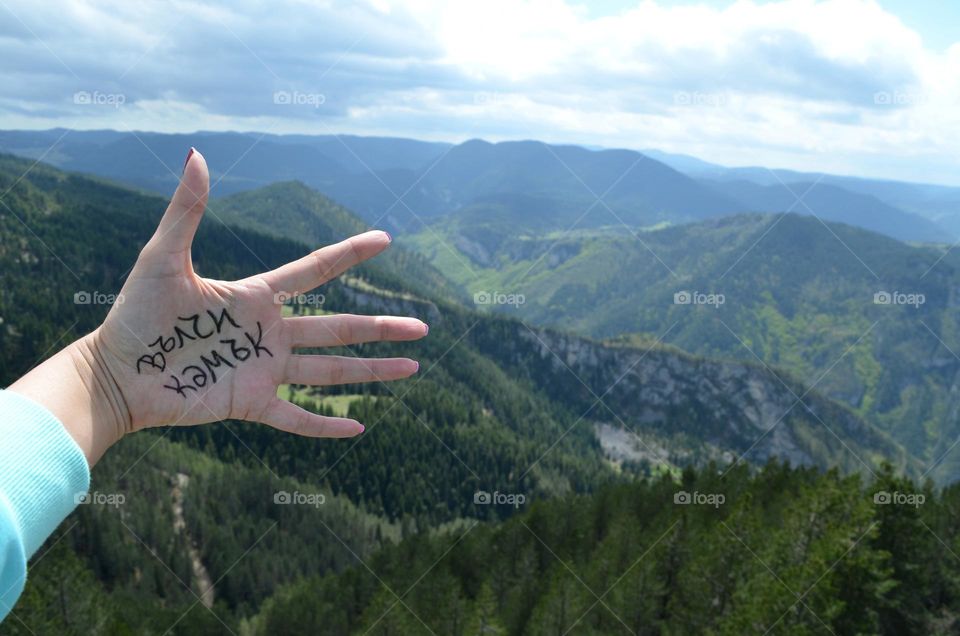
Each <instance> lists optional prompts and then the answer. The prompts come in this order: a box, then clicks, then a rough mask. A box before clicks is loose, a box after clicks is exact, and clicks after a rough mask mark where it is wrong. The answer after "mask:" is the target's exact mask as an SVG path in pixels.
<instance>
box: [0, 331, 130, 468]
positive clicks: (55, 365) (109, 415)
mask: <svg viewBox="0 0 960 636" xmlns="http://www.w3.org/2000/svg"><path fill="white" fill-rule="evenodd" d="M105 354H106V351H105V349H104V347H103V346H102V343H101V339H100V333H99V329H98V330H96V331H93V332H92V333H90V334H87V335H86V336H84V337H83V338H80V339H79V340H77V341H75V342H73V343H72V344H70V345H69V346H68V347H66V348H65V349H63V350H62V351H60V352H59V353H57V354H56V355H54V356H53V357H51V358H50V359H48V360H46V361H44V362H43V363H42V364H40V365H39V366H37V367H36V368H35V369H33V370H31V371H30V372H29V373H27V374H26V375H24V376H23V377H22V378H20V379H19V380H17V382H15V383H14V384H13V385H11V386H10V387H9V389H10V390H11V391H15V392H17V393H20V394H21V395H24V396H26V397H29V398H31V399H32V400H34V401H35V402H38V403H39V404H41V405H43V406H44V407H46V408H47V409H48V410H49V411H50V412H51V413H53V415H54V416H56V417H57V419H59V420H60V422H61V423H62V424H63V426H64V428H65V429H66V430H67V432H68V433H69V434H70V436H71V437H73V439H74V441H75V442H76V443H77V444H78V445H79V446H80V449H81V450H82V451H83V453H84V455H85V456H86V458H87V463H88V464H89V465H90V466H91V467H93V465H94V464H95V463H96V462H97V461H98V460H99V459H100V457H102V456H103V454H104V453H105V452H106V450H107V449H108V448H110V446H112V445H113V444H115V443H116V442H118V441H119V440H120V438H121V437H123V436H124V434H126V433H127V432H128V431H129V430H130V412H129V409H128V408H127V403H126V399H125V398H124V395H123V391H122V390H121V388H120V385H119V383H118V382H117V381H116V377H115V375H114V374H113V372H112V371H111V369H110V366H109V365H108V364H107V360H106V357H105Z"/></svg>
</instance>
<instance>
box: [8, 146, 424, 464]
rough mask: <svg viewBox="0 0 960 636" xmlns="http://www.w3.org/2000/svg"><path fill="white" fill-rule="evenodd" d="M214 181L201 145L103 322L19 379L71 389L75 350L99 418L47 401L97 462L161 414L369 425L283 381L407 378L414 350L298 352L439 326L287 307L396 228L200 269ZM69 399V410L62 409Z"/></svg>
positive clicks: (345, 429)
mask: <svg viewBox="0 0 960 636" xmlns="http://www.w3.org/2000/svg"><path fill="white" fill-rule="evenodd" d="M208 190H209V174H208V171H207V165H206V162H205V160H204V158H203V157H202V156H201V155H200V154H199V153H198V152H195V151H193V150H191V152H190V154H189V155H188V157H187V160H186V163H185V165H184V172H183V177H182V179H181V182H180V186H179V187H178V188H177V191H176V193H175V194H174V196H173V199H172V200H171V202H170V205H169V207H168V208H167V211H166V213H165V214H164V216H163V218H162V219H161V221H160V225H159V227H158V228H157V230H156V232H155V234H154V235H153V237H152V238H151V239H150V241H149V242H148V243H147V245H146V246H145V247H144V248H143V251H142V252H141V253H140V257H139V259H138V260H137V263H136V265H135V266H134V268H133V270H132V271H131V273H130V276H129V277H128V278H127V281H126V283H125V285H124V286H123V289H122V291H121V293H120V295H119V296H118V302H117V303H115V304H114V306H113V307H112V308H111V310H110V313H109V314H108V315H107V318H106V320H105V321H104V323H103V324H102V325H101V326H100V327H99V328H98V329H97V330H96V331H94V332H93V333H91V334H90V335H88V336H86V337H85V338H83V339H81V340H79V341H77V342H75V343H73V344H72V345H71V346H70V347H68V348H67V349H66V350H64V352H61V353H60V354H58V356H55V357H54V358H52V359H51V360H50V361H48V362H47V363H44V365H41V366H40V367H38V368H37V369H35V370H34V371H32V372H31V373H30V374H28V375H27V376H24V378H22V379H21V380H19V381H18V382H17V383H16V384H14V385H13V386H11V387H10V388H11V389H12V390H17V391H20V392H22V393H25V394H27V396H28V397H33V398H34V399H36V400H37V401H41V402H43V400H41V399H38V394H39V393H41V392H43V391H44V389H45V391H46V392H47V393H49V392H56V391H58V379H59V380H63V378H62V375H63V373H64V372H67V371H66V369H65V368H64V365H63V364H60V365H57V364H55V361H56V360H57V358H63V357H64V354H66V358H67V360H68V361H69V364H72V366H74V367H75V368H76V369H77V372H78V373H79V374H80V375H81V382H82V383H83V384H84V385H86V386H87V388H88V393H91V394H93V396H94V397H93V398H92V399H91V405H90V407H91V412H92V419H93V420H94V421H92V422H91V423H90V430H87V428H86V427H84V426H81V427H80V429H79V430H74V429H75V428H76V427H75V426H71V423H70V422H68V421H65V419H64V418H65V417H66V418H67V419H70V418H71V413H70V412H69V407H68V405H67V404H64V405H61V404H60V403H59V400H57V399H56V398H54V400H53V403H52V404H50V403H46V402H45V403H46V405H47V406H48V408H50V409H51V410H53V411H54V414H56V415H58V417H60V419H61V421H63V422H64V424H65V426H67V428H68V430H70V432H71V433H72V434H73V435H74V438H75V439H77V441H78V442H79V443H80V445H81V447H82V448H84V450H85V452H86V453H87V457H88V460H89V461H90V463H91V465H92V464H93V463H94V462H95V461H96V460H97V459H98V458H99V457H100V455H101V454H102V453H103V451H104V450H106V447H108V446H109V445H111V444H112V443H113V442H115V441H116V440H117V439H119V438H120V437H122V435H124V434H126V433H129V432H132V431H136V430H139V429H143V428H147V427H152V426H161V425H190V424H202V423H206V422H214V421H219V420H223V419H228V418H235V419H243V420H252V421H256V422H262V423H264V424H267V425H269V426H272V427H274V428H277V429H280V430H283V431H288V432H291V433H296V434H298V435H307V436H312V437H350V436H353V435H357V434H358V433H361V432H362V431H363V430H364V429H363V426H362V425H361V424H360V423H358V422H356V421H354V420H351V419H346V418H339V417H326V416H322V415H317V414H314V413H310V412H308V411H305V410H303V409H301V408H300V407H298V406H295V405H293V404H291V403H289V402H287V401H285V400H281V399H279V398H278V397H277V387H278V386H279V385H281V384H286V383H289V384H306V385H332V384H343V383H357V382H369V381H375V380H376V381H386V380H396V379H399V378H405V377H408V376H410V375H412V374H414V373H416V371H417V369H418V368H419V364H418V363H417V362H415V361H413V360H409V359H406V358H386V359H362V358H356V357H340V356H326V355H299V354H295V353H294V352H293V350H294V349H295V348H299V347H331V346H340V345H348V344H356V343H361V342H373V341H383V340H416V339H418V338H421V337H423V336H425V335H426V333H427V326H426V325H425V324H424V323H422V322H421V321H419V320H417V319H414V318H399V317H385V316H376V317H375V316H353V315H347V314H340V315H324V316H305V317H293V318H284V317H282V315H281V308H282V301H283V299H284V298H287V297H289V296H291V295H294V294H298V293H300V292H305V291H309V290H311V289H313V288H315V287H317V286H319V285H321V284H323V283H325V282H327V281H329V280H331V279H333V278H335V277H337V276H339V275H340V274H342V273H343V272H344V271H345V270H347V269H349V268H350V267H352V266H354V265H356V264H357V263H360V262H362V261H365V260H367V259H368V258H371V257H373V256H376V255H377V254H379V253H380V252H382V251H383V250H384V249H386V248H387V247H388V246H389V245H390V236H389V235H388V234H387V233H386V232H380V231H372V232H367V233H365V234H360V235H359V236H354V237H352V238H350V239H347V240H345V241H343V242H341V243H337V244H336V245H331V246H328V247H325V248H322V249H320V250H317V251H315V252H313V253H311V254H309V255H307V256H304V257H303V258H301V259H299V260H296V261H294V262H292V263H288V264H286V265H284V266H282V267H280V268H278V269H275V270H273V271H270V272H266V273H264V274H259V275H256V276H252V277H250V278H246V279H243V280H239V281H231V282H227V281H218V280H210V279H206V278H201V277H199V276H198V275H197V274H196V273H195V272H194V270H193V264H192V260H191V255H190V252H191V244H192V242H193V237H194V235H195V233H196V230H197V227H198V226H199V224H200V220H201V218H202V217H203V212H204V209H205V208H206V203H207V196H208ZM71 349H73V350H72V351H71ZM51 363H52V364H51ZM69 364H68V366H69ZM45 366H48V369H47V370H46V372H44V367H45ZM38 372H39V373H38ZM31 376H35V377H32V378H31ZM48 399H49V398H48ZM65 401H67V402H69V401H68V400H65ZM75 407H76V402H75V401H74V409H73V410H74V411H76V408H75ZM58 408H66V409H68V410H67V412H66V413H63V414H61V413H58V412H57V409H58ZM74 415H75V413H74Z"/></svg>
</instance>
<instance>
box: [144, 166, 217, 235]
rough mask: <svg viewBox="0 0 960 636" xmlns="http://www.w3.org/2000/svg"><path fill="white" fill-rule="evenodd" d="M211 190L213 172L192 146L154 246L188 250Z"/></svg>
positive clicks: (158, 230)
mask: <svg viewBox="0 0 960 636" xmlns="http://www.w3.org/2000/svg"><path fill="white" fill-rule="evenodd" d="M209 192H210V173H209V172H208V170H207V162H206V160H205V159H204V158H203V155H201V154H200V153H199V152H197V151H196V150H195V149H194V148H190V152H189V153H187V159H186V161H185V162H184V164H183V176H181V177H180V185H179V186H178V187H177V191H176V192H174V193H173V198H172V199H171V200H170V205H169V206H167V211H166V212H165V213H164V214H163V218H162V219H160V225H159V226H158V227H157V231H156V233H155V234H154V235H153V238H152V239H151V243H154V245H155V247H157V248H158V249H160V250H162V251H163V252H166V253H169V254H175V253H179V252H188V251H189V249H190V245H191V243H193V236H194V234H196V233H197V227H198V226H199V225H200V219H202V218H203V211H204V209H205V208H206V207H207V196H208V194H209Z"/></svg>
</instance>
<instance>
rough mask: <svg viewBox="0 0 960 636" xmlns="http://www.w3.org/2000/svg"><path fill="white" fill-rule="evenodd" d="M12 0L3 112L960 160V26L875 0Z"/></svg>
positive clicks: (31, 120) (808, 160)
mask: <svg viewBox="0 0 960 636" xmlns="http://www.w3.org/2000/svg"><path fill="white" fill-rule="evenodd" d="M5 6H6V7H8V9H5V8H3V7H0V14H4V13H10V15H4V19H3V20H0V57H2V58H3V59H4V64H3V66H2V68H0V126H3V127H8V128H11V127H44V126H59V125H65V126H76V127H82V128H98V127H111V128H119V129H130V128H138V129H151V130H160V131H175V130H176V131H190V130H195V129H198V128H206V129H221V130H222V129H234V130H237V129H243V130H253V129H258V130H267V131H270V132H318V133H325V132H330V131H344V132H354V133H361V134H362V133H371V134H385V133H386V134H395V135H401V136H403V135H409V136H417V137H422V138H430V139H450V140H461V139H465V138H468V137H472V136H484V137H487V138H491V139H503V138H518V137H524V138H541V139H545V140H548V141H556V142H573V143H584V144H589V145H606V146H627V147H636V148H643V147H661V148H663V149H665V150H671V151H675V152H689V153H693V154H699V155H701V156H703V157H704V158H707V159H710V160H714V161H718V162H721V163H728V164H744V163H750V164H755V163H758V162H763V163H767V164H770V165H781V166H785V167H794V168H800V169H826V170H831V171H836V172H846V173H854V174H858V173H863V174H873V175H880V176H894V177H901V178H902V177H910V178H914V179H918V180H919V179H924V180H939V181H950V182H960V177H957V176H954V174H955V173H956V174H960V171H958V168H960V161H958V159H957V157H956V153H955V151H954V149H955V148H956V147H957V145H958V144H960V126H958V124H960V115H958V109H957V106H958V103H960V44H957V45H954V46H953V47H950V48H949V49H947V50H946V51H942V52H937V51H934V50H932V49H931V48H930V47H926V46H925V45H924V42H923V39H922V38H921V36H920V35H919V34H918V33H916V32H914V31H912V30H910V29H909V28H908V27H906V26H905V25H904V24H903V23H902V22H901V21H900V20H899V19H898V18H897V17H896V16H894V15H892V14H890V13H888V12H886V11H884V10H883V9H881V8H880V7H879V6H878V5H877V4H876V3H875V2H873V1H872V0H782V1H776V2H767V3H763V4H759V3H754V2H750V1H746V0H741V1H739V2H736V3H733V4H731V5H730V6H728V7H727V8H725V9H717V8H713V7H709V6H689V5H686V6H680V7H677V6H667V3H665V2H654V1H652V0H646V1H643V2H638V3H637V4H636V5H635V6H634V7H632V8H630V9H628V10H625V11H622V12H620V13H618V14H616V15H610V16H603V17H591V16H590V15H588V14H587V12H585V11H584V10H582V9H581V8H579V7H577V6H574V5H572V4H568V3H565V2H563V1H562V0H529V1H526V2H519V1H516V0H489V1H488V2H483V3H476V2H440V1H432V0H415V1H412V2H394V1H391V0H375V1H370V2H366V3H355V2H326V3H316V2H309V3H308V2H296V3H285V4H279V3H269V4H265V3H256V2H252V1H243V2H237V3H219V4H213V5H211V4H209V3H204V4H200V3H193V2H187V1H178V2H174V3H125V2H115V3H107V4H104V3H96V4H92V3H87V2H74V3H68V4H66V5H62V6H51V5H44V4H41V3H33V2H29V1H27V0H23V1H21V2H9V1H8V2H7V3H6V4H5ZM280 90H284V91H300V92H302V93H305V94H310V95H323V103H322V105H321V106H319V107H317V103H316V102H317V100H314V101H313V102H312V103H305V104H300V105H299V106H298V105H288V104H277V103H275V102H274V99H273V95H274V93H275V92H277V91H280ZM77 91H101V92H103V93H108V94H122V95H123V96H124V98H125V101H124V103H123V105H122V107H120V108H112V109H108V108H97V107H94V106H91V105H83V104H76V103H74V100H73V95H74V93H76V92H77Z"/></svg>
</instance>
